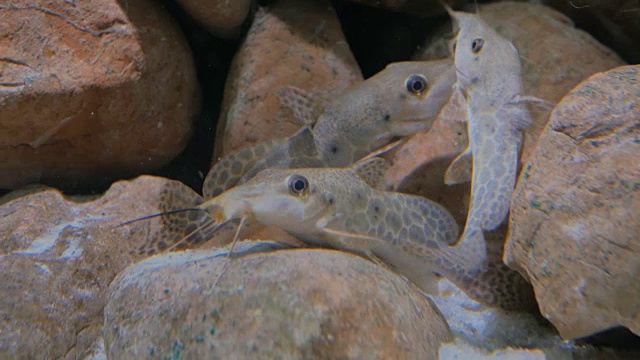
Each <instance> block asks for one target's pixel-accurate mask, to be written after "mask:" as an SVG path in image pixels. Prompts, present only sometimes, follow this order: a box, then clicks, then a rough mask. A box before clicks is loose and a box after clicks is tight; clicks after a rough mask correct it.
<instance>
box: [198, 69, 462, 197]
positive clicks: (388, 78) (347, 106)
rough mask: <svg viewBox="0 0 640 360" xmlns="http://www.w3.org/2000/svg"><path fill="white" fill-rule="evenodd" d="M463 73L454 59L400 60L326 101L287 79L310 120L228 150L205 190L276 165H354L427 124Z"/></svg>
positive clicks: (296, 105) (287, 95) (287, 93)
mask: <svg viewBox="0 0 640 360" xmlns="http://www.w3.org/2000/svg"><path fill="white" fill-rule="evenodd" d="M455 78H456V77H455V71H454V68H453V65H452V62H451V60H449V59H444V60H437V61H411V62H399V63H393V64H390V65H388V66H387V67H386V68H385V69H384V70H383V71H381V72H380V73H378V74H376V75H375V76H373V77H371V78H369V79H367V80H365V81H364V82H362V83H360V84H358V85H356V86H354V87H352V88H350V89H349V90H347V91H346V92H345V93H344V94H343V95H341V96H340V97H338V98H336V99H334V100H333V101H331V102H330V103H328V104H327V105H326V106H324V107H322V108H321V107H320V106H319V105H318V102H317V101H314V99H313V98H312V97H311V96H310V95H309V94H308V93H306V92H304V91H302V90H300V89H296V88H292V87H286V88H285V89H284V90H283V91H282V93H281V99H282V102H283V105H284V106H288V107H291V108H292V109H293V111H294V113H295V114H296V116H297V117H298V118H299V119H300V120H301V121H302V122H303V123H304V126H303V128H302V129H301V130H300V131H299V132H298V133H296V134H294V135H293V136H291V137H288V138H280V139H274V140H271V141H267V142H264V143H261V144H258V145H255V146H253V147H250V148H247V149H243V150H240V151H239V152H236V153H233V154H230V155H229V156H226V157H224V158H222V159H221V160H220V161H218V162H217V163H216V164H215V165H214V166H213V168H212V169H211V170H210V171H209V174H208V175H207V177H206V179H205V181H204V186H203V195H204V196H205V198H211V197H214V196H216V195H218V194H220V193H222V192H223V191H224V190H226V189H229V188H231V187H233V186H235V185H237V184H240V183H243V182H246V181H247V180H249V179H250V178H252V177H253V176H255V175H256V174H257V173H258V172H259V171H261V170H263V169H267V168H270V167H283V168H286V167H326V166H346V165H349V164H352V163H353V162H355V161H357V160H358V159H360V158H362V157H363V156H365V155H367V154H369V153H371V152H372V151H375V150H377V149H380V148H383V147H385V146H386V145H388V144H389V143H390V142H391V141H392V140H393V139H395V138H398V137H402V136H407V135H410V134H413V133H415V132H418V131H421V130H427V129H429V128H430V127H431V124H432V123H433V121H434V120H435V118H436V116H437V114H438V113H439V112H440V110H441V108H442V106H443V105H444V103H445V102H446V101H447V100H448V99H449V97H450V96H451V92H452V85H453V83H454V82H455Z"/></svg>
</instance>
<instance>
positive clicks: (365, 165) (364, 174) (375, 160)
mask: <svg viewBox="0 0 640 360" xmlns="http://www.w3.org/2000/svg"><path fill="white" fill-rule="evenodd" d="M351 169H352V170H353V171H354V172H355V173H356V174H358V176H359V177H360V178H361V179H362V180H364V182H366V183H367V184H369V186H371V187H373V188H375V187H377V186H378V184H379V183H380V182H381V181H382V178H383V177H384V174H385V173H386V172H387V170H388V169H389V163H388V162H387V161H386V160H385V159H383V158H379V157H368V158H364V159H362V160H360V161H358V162H356V163H354V164H353V165H351Z"/></svg>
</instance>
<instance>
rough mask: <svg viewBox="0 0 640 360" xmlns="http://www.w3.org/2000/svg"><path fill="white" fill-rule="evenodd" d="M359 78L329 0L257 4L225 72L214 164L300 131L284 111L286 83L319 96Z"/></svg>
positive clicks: (340, 89)
mask: <svg viewBox="0 0 640 360" xmlns="http://www.w3.org/2000/svg"><path fill="white" fill-rule="evenodd" d="M361 80H362V75H361V74H360V69H359V68H358V64H357V63H356V61H355V58H354V57H353V54H352V53H351V50H350V49H349V45H348V44H347V42H346V40H345V38H344V35H343V34H342V30H341V28H340V22H339V21H338V18H337V17H336V14H335V13H334V11H333V10H332V9H331V6H330V4H329V2H328V1H315V0H299V1H294V0H282V1H278V2H276V3H274V4H273V5H272V6H271V7H261V8H259V9H258V11H257V13H256V15H255V19H254V21H253V24H252V25H251V28H250V29H249V33H248V34H247V36H246V38H245V39H244V41H243V43H242V44H241V45H240V49H239V50H238V52H237V53H236V55H235V57H234V59H233V62H232V64H231V69H230V70H229V75H228V76H227V82H226V85H225V91H224V99H223V103H222V110H221V113H220V119H219V120H218V129H217V135H216V141H215V149H214V154H213V155H214V156H213V160H212V163H215V162H216V161H217V160H218V158H219V157H220V156H224V155H227V154H229V153H232V152H234V151H236V150H239V149H242V148H245V147H248V146H251V145H255V144H257V143H260V142H263V141H265V140H269V139H272V138H276V137H284V136H288V135H291V134H293V133H294V132H296V131H297V130H298V129H300V127H301V126H302V124H301V123H300V121H298V120H296V119H295V118H294V116H293V113H292V112H288V111H280V99H279V97H278V92H279V90H280V88H281V87H282V86H283V85H293V86H296V87H299V88H301V89H305V90H308V91H310V92H313V93H315V94H318V99H319V100H320V99H321V98H323V99H324V98H331V97H332V96H335V95H338V94H340V93H341V92H343V91H344V90H345V89H346V88H348V87H349V86H351V85H353V84H355V83H357V82H359V81H361Z"/></svg>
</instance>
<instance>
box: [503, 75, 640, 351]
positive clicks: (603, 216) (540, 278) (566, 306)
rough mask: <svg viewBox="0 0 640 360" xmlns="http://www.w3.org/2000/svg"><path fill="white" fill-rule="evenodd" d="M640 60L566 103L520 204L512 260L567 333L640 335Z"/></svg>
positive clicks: (594, 81) (531, 168)
mask: <svg viewBox="0 0 640 360" xmlns="http://www.w3.org/2000/svg"><path fill="white" fill-rule="evenodd" d="M639 89H640V66H637V65H636V66H624V67H619V68H615V69H612V70H610V71H607V72H603V73H598V74H595V75H593V76H592V77H590V78H589V79H587V80H586V81H584V82H582V83H581V84H579V85H578V86H577V87H576V88H574V89H573V90H572V91H571V92H570V93H569V94H568V95H567V96H565V97H564V98H563V99H562V101H561V102H560V103H559V104H558V105H557V106H556V108H555V109H554V111H553V114H552V116H551V119H550V122H549V124H548V126H547V127H546V128H545V130H544V132H543V133H542V135H541V137H540V141H539V143H538V146H537V148H536V149H535V150H534V151H533V152H532V153H531V156H530V158H529V160H528V161H527V162H526V163H525V164H524V169H523V175H522V176H521V177H520V182H519V183H518V185H517V187H516V190H515V192H514V195H513V198H512V202H511V207H512V210H511V218H510V222H511V229H510V234H509V238H508V240H507V245H506V253H505V258H506V262H507V263H508V264H509V265H510V266H511V267H513V268H516V269H518V270H519V271H520V272H521V273H523V274H525V275H526V276H527V277H528V278H529V279H530V281H531V283H532V284H533V286H534V288H535V290H536V297H537V299H538V302H539V304H540V310H541V311H542V314H543V315H544V316H545V317H546V318H548V319H549V320H550V321H551V322H552V323H553V324H554V325H555V326H556V327H557V328H558V330H559V331H560V333H561V335H562V336H563V337H564V338H567V339H572V338H578V337H583V336H587V335H590V334H593V333H596V332H599V331H601V330H605V329H608V328H610V327H614V326H617V325H622V326H625V327H628V328H629V329H630V330H631V331H632V332H634V333H636V334H640V297H639V296H638V294H640V282H638V277H639V276H640V256H639V253H640V222H639V221H638V219H639V218H640V162H639V161H638V159H639V158H640V90H639Z"/></svg>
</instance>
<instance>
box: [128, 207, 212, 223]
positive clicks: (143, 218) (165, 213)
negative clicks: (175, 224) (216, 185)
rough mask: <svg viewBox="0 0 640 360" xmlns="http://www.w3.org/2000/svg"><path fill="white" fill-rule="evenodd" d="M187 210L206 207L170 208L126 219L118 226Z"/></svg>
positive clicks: (198, 209) (197, 209)
mask: <svg viewBox="0 0 640 360" xmlns="http://www.w3.org/2000/svg"><path fill="white" fill-rule="evenodd" d="M185 211H205V210H204V209H200V208H185V209H176V210H170V211H165V212H161V213H158V214H153V215H147V216H143V217H141V218H137V219H133V220H129V221H125V222H123V223H120V224H118V226H125V225H129V224H131V223H134V222H136V221H141V220H147V219H151V218H154V217H159V216H163V215H170V214H176V213H180V212H185Z"/></svg>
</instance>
